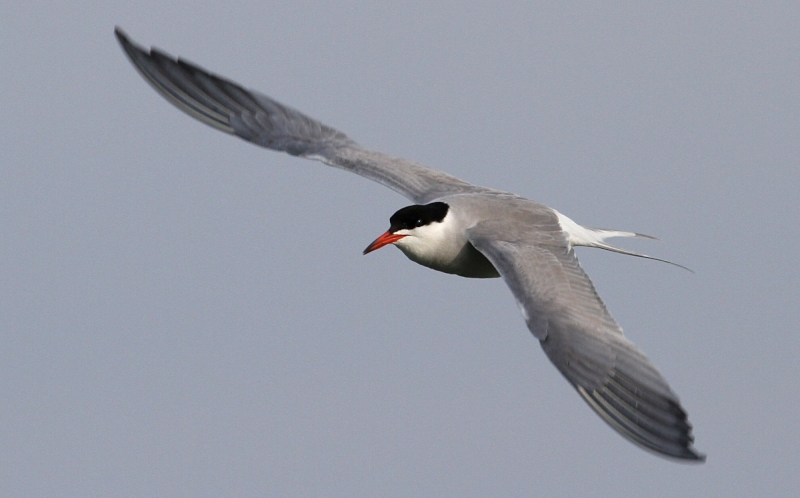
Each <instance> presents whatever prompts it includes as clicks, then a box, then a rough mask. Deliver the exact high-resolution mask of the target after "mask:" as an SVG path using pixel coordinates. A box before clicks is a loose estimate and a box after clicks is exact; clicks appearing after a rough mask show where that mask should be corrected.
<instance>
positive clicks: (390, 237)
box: [364, 232, 405, 254]
mask: <svg viewBox="0 0 800 498" xmlns="http://www.w3.org/2000/svg"><path fill="white" fill-rule="evenodd" d="M403 237H405V235H397V234H396V233H392V232H386V233H384V234H383V235H381V236H380V237H378V238H377V239H375V240H373V241H372V244H370V245H368V246H367V248H366V249H364V254H368V253H371V252H372V251H374V250H376V249H380V248H381V247H383V246H387V245H389V244H394V243H395V242H397V241H398V240H400V239H402V238H403Z"/></svg>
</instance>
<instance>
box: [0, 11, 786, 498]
mask: <svg viewBox="0 0 800 498" xmlns="http://www.w3.org/2000/svg"><path fill="white" fill-rule="evenodd" d="M119 3H120V6H116V7H115V6H111V5H110V2H82V1H74V2H12V1H7V2H3V3H2V4H1V5H0V112H2V116H3V119H2V122H1V123H0V173H2V175H1V176H0V495H3V496H76V497H77V496H80V497H87V496H193V497H194V496H398V497H405V496H426V497H427V496H459V497H461V496H592V497H605V496H609V497H612V496H639V497H655V496H704V497H705V496H718V497H728V496H797V494H796V493H797V490H798V488H800V472H798V470H800V449H799V448H800V415H799V414H800V394H798V393H800V359H799V358H800V335H799V334H798V326H799V325H800V271H799V270H798V268H800V264H799V263H798V257H797V252H798V250H799V249H800V228H799V227H800V208H798V205H799V203H798V193H799V192H800V161H799V160H798V158H799V157H800V83H799V82H800V4H798V3H797V2H701V4H702V5H701V6H698V2H650V3H648V4H645V3H642V2H624V3H623V2H598V3H595V4H588V3H585V2H579V3H575V4H570V5H566V3H563V2H547V3H533V2H530V3H528V2H514V3H511V2H509V3H498V2H482V3H469V4H466V3H465V2H455V1H453V2H431V1H429V0H426V1H421V2H411V3H403V4H402V5H401V4H399V3H395V2H336V4H338V5H336V6H333V5H320V4H318V3H316V2H302V1H298V0H293V1H290V2H288V1H287V2H270V1H263V0H261V1H241V2H237V1H229V2H220V3H219V4H217V5H211V4H210V3H209V2H202V3H198V4H193V3H191V2H187V1H182V2H169V1H158V2H119ZM123 4H124V5H123ZM665 5H669V6H665ZM117 24H118V25H120V26H121V27H123V28H124V29H125V30H126V31H127V32H128V33H129V35H130V36H131V37H132V38H133V39H134V40H136V41H137V42H139V43H141V44H144V45H147V46H149V45H156V46H158V47H161V48H163V49H164V50H166V51H168V52H170V53H172V54H176V55H181V56H184V57H186V58H188V59H190V60H192V61H194V62H196V63H199V64H200V65H202V66H204V67H206V68H207V69H209V70H212V71H214V72H217V73H219V74H222V75H225V76H227V77H229V78H232V79H234V80H235V81H238V82H241V83H242V84H243V85H244V86H246V87H250V88H254V89H258V90H260V91H262V92H264V93H266V94H268V95H271V96H273V97H275V98H277V99H278V100H280V101H282V102H285V103H287V104H289V105H291V106H293V107H296V108H298V109H300V110H302V111H304V112H306V113H308V114H309V115H311V116H314V117H316V118H318V119H320V120H321V121H323V122H324V123H326V124H329V125H332V126H334V127H336V128H338V129H340V130H342V131H344V132H346V133H347V134H349V135H350V136H351V137H353V138H354V139H355V140H356V141H358V142H360V143H361V144H363V145H365V146H368V147H371V148H374V149H377V150H381V151H385V152H389V153H392V154H395V155H399V156H403V157H408V158H412V159H416V160H418V161H421V162H424V163H426V164H428V165H431V166H434V167H437V168H441V169H443V170H446V171H448V172H450V173H453V174H455V175H456V176H458V177H461V178H463V179H465V180H468V181H471V182H473V183H478V184H484V185H488V186H491V187H495V188H500V189H505V190H510V191H513V192H515V193H517V194H520V195H523V196H525V197H529V198H532V199H535V200H538V201H540V202H543V203H545V204H547V205H549V206H552V207H554V208H556V209H558V210H559V211H561V212H563V213H565V214H567V215H568V216H570V217H571V218H573V219H574V220H576V221H577V222H579V223H582V224H585V225H589V226H600V227H608V228H615V229H624V230H634V231H637V232H643V233H647V234H651V235H654V236H657V237H659V238H660V239H662V240H663V243H659V242H648V241H623V242H624V245H625V247H628V248H631V249H634V250H639V251H643V252H647V253H649V254H652V255H654V256H658V257H662V258H667V259H671V260H674V261H676V262H678V263H681V264H684V265H686V266H689V267H690V268H692V269H694V270H695V271H696V274H694V275H693V274H690V273H689V272H686V271H682V270H680V269H677V268H675V267H672V266H669V265H665V264H661V263H656V262H652V261H645V260H640V259H637V258H629V257H625V256H621V255H617V254H611V253H607V252H604V251H598V250H590V249H584V250H579V257H580V258H581V261H582V262H583V265H584V267H585V268H586V270H587V272H588V273H589V275H590V276H591V277H592V279H593V280H594V282H595V284H596V285H597V287H598V290H599V292H600V294H601V295H602V296H603V298H604V300H605V302H606V304H607V305H608V307H609V308H610V310H611V311H612V313H613V314H614V316H615V318H616V319H617V320H618V321H619V322H620V324H621V325H622V327H623V328H624V329H625V331H626V334H627V335H628V336H629V337H631V338H632V339H633V340H634V342H636V344H638V345H639V346H640V347H641V348H642V349H643V350H644V351H645V352H647V353H648V355H649V356H650V358H651V359H652V360H653V361H654V362H655V364H656V365H657V366H658V367H659V368H660V369H661V371H662V372H663V374H664V375H665V377H666V378H667V379H668V380H669V382H670V384H671V385H672V387H673V389H674V390H675V391H676V392H677V393H678V395H679V396H680V397H681V401H682V403H683V405H684V406H685V408H686V409H687V410H688V412H689V417H690V420H691V421H692V423H693V425H694V430H695V436H696V446H697V448H698V449H699V450H700V451H703V452H706V453H707V454H708V461H707V462H706V463H705V464H704V465H685V464H679V463H675V462H673V461H670V460H665V459H662V458H659V457H656V456H654V455H652V454H650V453H647V452H645V451H643V450H641V449H640V448H638V447H636V446H634V445H632V444H631V443H629V442H627V441H625V440H624V439H623V438H621V437H620V436H619V435H617V434H616V433H615V432H613V431H612V430H611V429H610V428H609V427H607V426H606V425H605V423H603V422H602V421H601V420H600V418H599V417H597V416H596V415H595V414H594V413H593V412H592V411H591V410H590V409H589V408H588V407H587V406H586V405H585V403H584V402H583V401H582V400H581V399H580V398H579V396H578V395H577V394H576V393H575V391H574V390H573V389H572V388H571V387H570V386H569V385H568V383H567V382H566V381H565V380H564V379H563V378H562V377H561V375H560V374H559V373H558V372H557V371H556V370H555V368H553V366H552V365H551V364H550V362H549V361H548V360H547V358H546V357H545V355H544V354H543V353H542V351H541V349H540V347H539V345H538V343H537V341H536V340H535V339H534V338H533V337H532V336H531V334H530V333H529V332H528V331H527V329H526V328H525V325H524V323H523V321H522V318H521V316H520V314H519V312H518V310H517V308H516V306H515V305H514V300H513V299H512V297H511V295H510V293H509V291H508V290H507V289H506V287H505V286H504V284H503V282H502V281H500V280H493V281H479V280H467V279H463V278H458V277H454V276H449V275H444V274H440V273H436V272H432V271H430V270H427V269H425V268H423V267H420V266H417V265H415V264H413V263H411V262H410V261H408V260H406V258H405V257H403V256H402V254H401V253H400V252H399V251H397V250H396V249H393V248H389V249H384V250H381V251H379V252H377V253H375V254H371V255H369V256H368V257H364V256H362V255H361V251H362V250H363V248H364V247H365V246H366V245H367V244H368V243H369V242H370V241H372V240H373V239H374V238H375V237H376V236H377V235H379V234H380V233H381V232H383V231H384V230H385V229H386V228H387V227H388V218H389V216H390V215H391V214H392V213H393V212H394V211H395V210H396V209H398V208H400V207H402V206H404V205H406V204H408V202H407V201H406V200H405V199H404V198H402V197H400V196H399V195H397V194H395V193H393V192H391V191H389V190H387V189H386V188H384V187H381V186H379V185H377V184H374V183H371V182H369V181H367V180H364V179H362V178H359V177H357V176H354V175H352V174H348V173H345V172H341V171H338V170H334V169H331V168H327V167H325V166H323V165H321V164H320V163H315V162H310V161H303V160H299V159H296V158H292V157H289V156H287V155H283V154H278V153H275V152H271V151H267V150H264V149H259V148H257V147H255V146H253V145H250V144H247V143H245V142H243V141H241V140H238V139H236V138H234V137H231V136H227V135H225V134H223V133H220V132H218V131H216V130H213V129H212V128H210V127H207V126H204V125H202V124H200V123H198V122H196V121H194V120H192V119H191V118H189V117H188V116H186V115H184V114H182V113H181V112H179V111H178V110H177V109H175V108H174V107H172V106H171V105H169V104H168V103H167V102H166V101H165V100H164V99H162V98H161V97H160V96H158V95H157V94H156V93H155V92H154V91H153V90H152V89H151V88H150V87H149V86H148V85H147V84H146V83H145V82H144V80H143V79H142V78H141V77H140V76H139V74H138V73H137V72H136V71H135V70H134V68H133V67H132V66H131V64H130V63H129V62H128V60H127V59H126V57H125V56H124V54H123V53H122V51H121V50H120V48H119V46H118V44H117V42H116V40H115V39H114V36H113V28H114V26H115V25H117Z"/></svg>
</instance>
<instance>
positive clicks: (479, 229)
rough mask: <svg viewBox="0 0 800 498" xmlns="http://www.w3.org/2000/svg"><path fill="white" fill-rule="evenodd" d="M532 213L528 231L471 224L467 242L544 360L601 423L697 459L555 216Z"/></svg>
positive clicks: (663, 387) (656, 379)
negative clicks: (490, 268)
mask: <svg viewBox="0 0 800 498" xmlns="http://www.w3.org/2000/svg"><path fill="white" fill-rule="evenodd" d="M537 218H539V219H538V220H536V221H535V223H536V227H535V228H536V229H535V231H531V232H530V233H523V234H520V233H518V230H517V233H515V232H514V231H510V230H509V227H505V226H502V224H503V223H507V222H503V221H498V222H492V221H490V222H484V223H479V224H478V225H477V226H475V227H474V228H472V229H470V231H469V240H470V242H472V244H473V245H474V246H475V248H477V249H478V250H479V251H481V253H483V254H484V255H485V256H486V257H487V258H488V259H489V261H491V262H492V264H493V265H494V266H495V268H497V270H498V271H499V272H500V274H501V275H502V276H503V278H504V279H505V281H506V284H508V286H509V287H510V288H511V292H512V293H513V294H514V297H515V298H516V300H517V304H518V305H519V307H520V310H521V311H522V313H523V316H524V317H525V321H526V322H527V325H528V328H529V329H530V330H531V332H532V333H533V335H534V336H536V337H537V338H538V339H539V340H540V342H541V345H542V349H544V351H545V353H546V354H547V356H548V357H549V358H550V361H552V362H553V364H554V365H555V366H556V368H558V370H559V371H560V372H561V373H562V374H563V375H564V377H566V378H567V380H568V381H569V382H570V383H571V384H572V385H573V386H574V387H575V389H577V391H578V393H580V395H581V396H582V397H583V399H584V400H586V402H587V403H588V404H589V406H591V407H592V409H593V410H594V411H595V412H597V413H598V414H599V415H600V417H602V418H603V420H605V421H606V422H607V423H608V424H609V425H610V426H611V427H612V428H614V430H616V431H617V432H619V433H620V434H622V435H623V436H625V437H626V438H628V439H629V440H631V441H633V442H634V443H636V444H639V445H641V446H643V447H644V448H646V449H649V450H652V451H654V452H656V453H659V454H661V455H665V456H669V457H674V458H680V459H685V460H700V461H702V460H705V455H702V454H700V453H698V452H697V451H696V450H695V449H694V448H693V447H692V443H693V441H694V438H693V436H692V427H691V425H690V424H689V422H688V421H687V419H686V412H685V411H684V410H683V408H682V407H681V405H680V403H679V401H678V397H677V396H676V395H675V394H674V393H673V392H672V390H671V389H670V387H669V385H668V384H667V381H666V380H664V378H663V377H662V376H661V374H660V373H659V372H658V370H657V369H656V367H655V366H654V365H653V364H652V363H651V362H650V360H649V359H648V358H647V357H646V356H645V355H644V353H642V352H641V351H640V350H639V349H638V348H637V347H636V346H634V344H633V343H632V342H631V341H629V340H628V339H627V338H626V337H625V336H624V335H623V333H622V329H621V328H620V327H619V325H617V323H616V322H615V321H614V319H613V318H612V317H611V314H610V313H609V312H608V310H607V309H606V307H605V305H604V304H603V302H602V301H601V300H600V297H599V296H598V295H597V292H596V291H595V289H594V286H593V285H592V282H591V280H589V277H588V276H587V275H586V273H584V271H583V269H581V267H580V264H579V263H578V259H577V258H576V257H575V252H574V250H573V249H572V248H571V247H570V246H569V244H568V243H567V240H566V236H565V235H564V234H563V232H562V231H561V228H560V226H559V225H558V222H557V219H556V217H555V215H552V216H550V217H549V218H551V219H550V220H549V221H548V216H546V213H540V214H539V216H537ZM517 228H519V227H517ZM510 233H511V234H514V235H513V237H514V238H513V240H509V235H508V234H510Z"/></svg>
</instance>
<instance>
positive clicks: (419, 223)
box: [414, 220, 423, 227]
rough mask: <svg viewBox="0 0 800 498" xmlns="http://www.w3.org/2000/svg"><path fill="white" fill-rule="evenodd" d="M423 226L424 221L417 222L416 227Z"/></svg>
mask: <svg viewBox="0 0 800 498" xmlns="http://www.w3.org/2000/svg"><path fill="white" fill-rule="evenodd" d="M422 225H423V223H422V220H417V222H416V223H415V224H414V226H418V227H421V226H422Z"/></svg>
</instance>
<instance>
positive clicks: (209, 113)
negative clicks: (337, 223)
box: [114, 28, 489, 204]
mask: <svg viewBox="0 0 800 498" xmlns="http://www.w3.org/2000/svg"><path fill="white" fill-rule="evenodd" d="M114 32H115V34H116V35H117V39H118V40H119V43H120V45H122V48H123V50H124V51H125V53H126V54H127V55H128V57H129V58H130V60H131V62H133V65H134V66H136V69H138V70H139V72H140V73H141V74H142V76H144V78H145V79H146V80H147V81H148V82H149V83H150V84H151V85H152V86H153V88H155V89H156V91H158V93H160V94H161V95H162V96H163V97H164V98H166V99H167V100H168V101H170V102H171V103H173V104H174V105H175V106H176V107H178V108H179V109H181V110H182V111H184V112H186V113H187V114H189V115H190V116H192V117H194V118H196V119H198V120H200V121H202V122H204V123H206V124H208V125H210V126H213V127H214V128H216V129H218V130H221V131H224V132H226V133H230V134H233V135H236V136H238V137H240V138H243V139H245V140H247V141H248V142H252V143H254V144H257V145H260V146H262V147H266V148H268V149H272V150H277V151H281V152H287V153H289V154H291V155H294V156H301V157H305V158H308V159H316V160H319V161H322V162H324V163H325V164H328V165H330V166H335V167H337V168H341V169H345V170H347V171H352V172H353V173H356V174H358V175H361V176H363V177H365V178H369V179H370V180H374V181H376V182H378V183H380V184H382V185H385V186H387V187H389V188H391V189H392V190H395V191H396V192H399V193H401V194H403V195H405V196H406V197H408V198H409V199H411V200H413V201H414V202H417V203H420V204H424V203H427V202H430V201H431V200H433V199H436V198H438V197H442V196H444V195H448V194H457V193H465V192H487V191H489V189H487V188H484V187H478V186H475V185H472V184H470V183H467V182H465V181H462V180H459V179H458V178H456V177H454V176H451V175H448V174H446V173H443V172H441V171H437V170H435V169H432V168H429V167H427V166H424V165H422V164H419V163H416V162H413V161H409V160H406V159H401V158H397V157H392V156H389V155H386V154H382V153H380V152H374V151H370V150H366V149H364V148H362V147H361V146H359V145H358V144H356V143H355V142H354V141H353V140H351V139H350V138H349V137H348V136H347V135H345V134H344V133H342V132H340V131H338V130H335V129H333V128H331V127H329V126H326V125H324V124H322V123H320V122H319V121H316V120H315V119H312V118H310V117H308V116H306V115H305V114H302V113H301V112H299V111H296V110H294V109H292V108H290V107H287V106H285V105H283V104H281V103H279V102H276V101H275V100H273V99H271V98H269V97H267V96H266V95H262V94H260V93H258V92H254V91H252V90H247V89H245V88H242V87H241V86H240V85H238V84H236V83H234V82H232V81H229V80H226V79H225V78H221V77H219V76H216V75H214V74H211V73H209V72H207V71H205V70H204V69H202V68H200V67H198V66H195V65H194V64H191V63H189V62H186V61H185V60H182V59H174V58H172V57H171V56H169V55H167V54H165V53H163V52H161V51H159V50H157V49H152V50H146V49H144V48H143V47H140V46H138V45H136V44H134V43H133V42H131V41H130V40H129V39H128V36H127V35H126V34H125V33H124V32H123V31H122V30H121V29H120V28H116V29H115V31H114Z"/></svg>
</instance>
